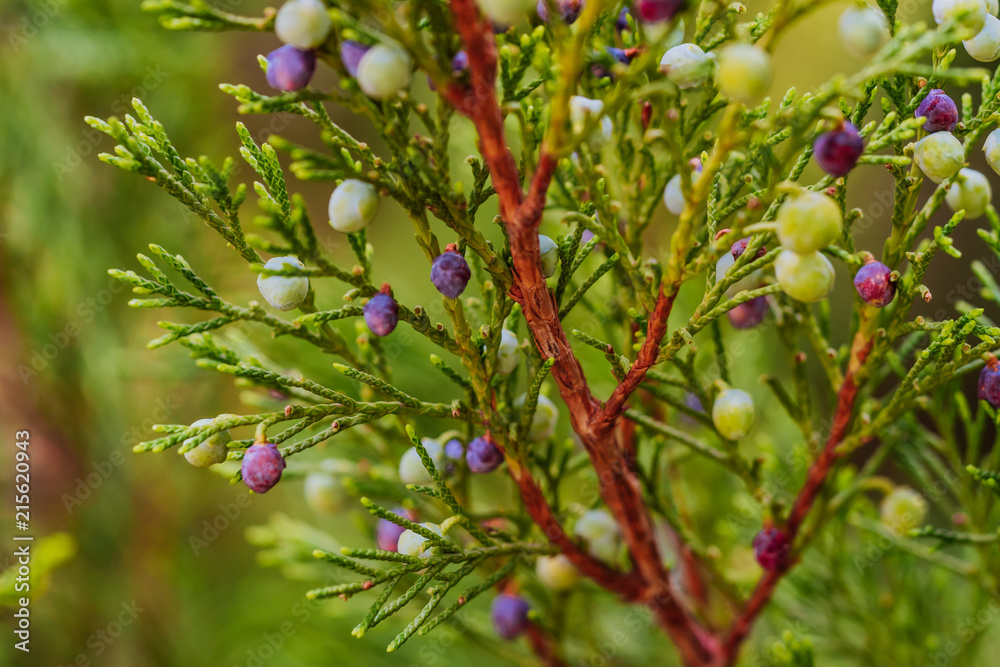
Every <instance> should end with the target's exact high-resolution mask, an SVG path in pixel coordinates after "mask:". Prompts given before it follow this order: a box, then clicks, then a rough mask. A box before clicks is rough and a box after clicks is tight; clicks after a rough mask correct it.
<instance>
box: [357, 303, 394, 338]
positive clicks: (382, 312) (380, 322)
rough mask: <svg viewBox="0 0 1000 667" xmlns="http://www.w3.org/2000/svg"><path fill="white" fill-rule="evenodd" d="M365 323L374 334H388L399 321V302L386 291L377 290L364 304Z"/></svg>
mask: <svg viewBox="0 0 1000 667" xmlns="http://www.w3.org/2000/svg"><path fill="white" fill-rule="evenodd" d="M362 311H363V312H364V314H365V324H367V325H368V328H369V329H371V331H372V333H373V334H375V335H376V336H388V335H389V334H391V333H392V331H393V329H395V328H396V325H397V324H398V323H399V304H398V303H396V300H395V299H393V298H392V297H391V296H390V295H389V294H388V293H386V292H379V293H378V294H376V295H375V296H373V297H372V298H371V299H369V300H368V303H366V304H365V306H364V308H362Z"/></svg>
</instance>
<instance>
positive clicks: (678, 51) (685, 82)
mask: <svg viewBox="0 0 1000 667" xmlns="http://www.w3.org/2000/svg"><path fill="white" fill-rule="evenodd" d="M714 65H715V59H714V58H713V57H712V56H711V55H709V54H707V53H705V52H704V51H702V50H701V47H700V46H698V45H697V44H680V45H679V46H675V47H673V48H672V49H670V50H669V51H667V52H666V53H664V54H663V58H661V59H660V71H661V72H663V73H664V74H666V75H667V78H668V79H670V81H671V82H673V84H674V85H675V86H677V87H678V88H681V89H684V90H686V89H688V88H697V87H698V86H700V85H702V84H704V83H705V82H706V81H708V78H709V77H710V76H712V68H713V66H714Z"/></svg>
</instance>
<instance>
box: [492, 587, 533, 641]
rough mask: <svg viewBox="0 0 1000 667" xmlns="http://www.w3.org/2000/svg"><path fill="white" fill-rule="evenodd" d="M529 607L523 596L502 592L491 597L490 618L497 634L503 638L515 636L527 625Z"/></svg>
mask: <svg viewBox="0 0 1000 667" xmlns="http://www.w3.org/2000/svg"><path fill="white" fill-rule="evenodd" d="M530 609H531V607H530V606H529V605H528V603H527V601H526V600H525V599H524V598H521V597H518V596H516V595H508V594H507V593H503V594H501V595H498V596H496V598H494V599H493V604H492V605H491V606H490V618H492V619H493V627H494V628H496V631H497V634H498V635H500V636H501V637H503V638H504V639H513V638H514V637H517V636H518V635H519V634H521V632H523V631H524V628H525V627H527V625H528V610H530Z"/></svg>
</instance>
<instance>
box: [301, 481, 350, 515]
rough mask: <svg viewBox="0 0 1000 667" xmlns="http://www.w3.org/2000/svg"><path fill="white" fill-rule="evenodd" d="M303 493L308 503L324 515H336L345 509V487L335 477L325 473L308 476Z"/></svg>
mask: <svg viewBox="0 0 1000 667" xmlns="http://www.w3.org/2000/svg"><path fill="white" fill-rule="evenodd" d="M302 491H303V493H304V494H305V497H306V503H308V504H309V506H310V507H312V508H313V509H314V510H316V511H317V512H320V513H322V514H336V513H337V512H339V511H340V510H341V509H342V508H343V507H344V500H346V495H345V493H344V489H343V487H341V485H340V483H339V482H338V481H337V478H336V477H334V476H333V475H331V474H329V473H325V472H311V473H309V474H308V475H306V481H305V483H304V484H303V487H302Z"/></svg>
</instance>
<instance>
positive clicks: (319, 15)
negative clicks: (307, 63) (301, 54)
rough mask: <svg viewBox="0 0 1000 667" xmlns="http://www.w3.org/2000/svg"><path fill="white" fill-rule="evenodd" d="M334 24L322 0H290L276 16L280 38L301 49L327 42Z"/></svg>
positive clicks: (276, 31) (276, 26)
mask: <svg viewBox="0 0 1000 667" xmlns="http://www.w3.org/2000/svg"><path fill="white" fill-rule="evenodd" d="M332 25H333V23H332V22H331V21H330V15H329V14H327V13H326V5H324V4H323V3H322V2H320V0H288V2H286V3H285V4H283V5H282V6H281V9H279V10H278V13H277V15H276V16H275V17H274V33H275V34H276V35H277V36H278V39H280V40H281V41H282V42H284V43H285V44H291V45H292V46H294V47H297V48H300V49H313V48H316V47H317V46H319V45H320V44H322V43H323V42H325V41H326V38H327V36H328V35H329V34H330V28H331V27H332Z"/></svg>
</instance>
